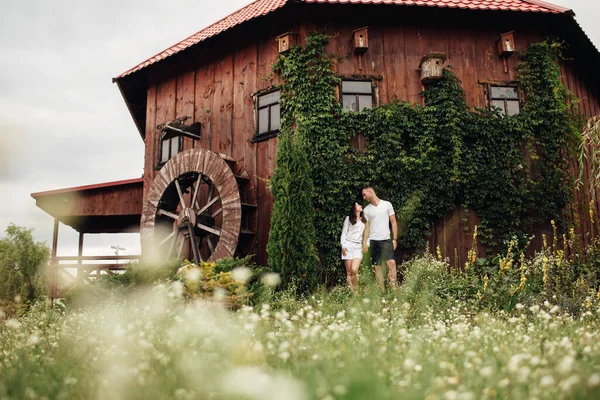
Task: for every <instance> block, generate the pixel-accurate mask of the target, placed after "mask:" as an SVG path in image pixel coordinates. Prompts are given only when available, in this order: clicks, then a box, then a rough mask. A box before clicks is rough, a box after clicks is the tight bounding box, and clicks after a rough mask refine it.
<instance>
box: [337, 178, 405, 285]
mask: <svg viewBox="0 0 600 400" xmlns="http://www.w3.org/2000/svg"><path fill="white" fill-rule="evenodd" d="M362 197H363V199H365V200H366V201H367V202H368V203H369V204H368V205H367V206H366V207H365V208H364V210H363V207H362V205H360V204H359V203H356V202H355V203H354V204H352V211H351V212H350V215H349V216H347V217H346V219H345V220H344V227H343V228H342V236H341V238H340V241H341V245H342V260H344V264H345V266H346V279H347V281H348V286H350V289H351V290H352V292H354V293H355V294H356V291H357V289H358V267H359V266H360V263H361V261H362V258H363V253H366V252H367V251H368V247H369V246H370V247H371V263H372V265H373V269H374V271H375V279H376V281H377V285H378V286H379V287H380V288H381V290H385V284H384V278H383V263H384V262H385V263H386V264H387V269H388V279H389V285H390V287H391V288H392V289H395V288H396V260H395V259H394V251H395V250H396V247H397V245H398V224H397V222H396V215H395V213H394V208H393V207H392V203H390V202H389V201H385V200H381V199H380V198H379V197H377V195H376V194H375V190H374V189H373V188H372V187H371V186H368V187H366V188H364V189H363V190H362ZM390 225H391V227H392V232H391V233H392V235H391V236H390Z"/></svg>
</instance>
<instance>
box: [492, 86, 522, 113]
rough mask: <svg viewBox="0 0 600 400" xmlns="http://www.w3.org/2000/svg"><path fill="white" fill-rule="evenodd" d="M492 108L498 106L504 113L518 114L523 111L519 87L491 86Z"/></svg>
mask: <svg viewBox="0 0 600 400" xmlns="http://www.w3.org/2000/svg"><path fill="white" fill-rule="evenodd" d="M489 93H490V106H491V107H490V108H494V107H497V108H499V109H500V112H501V114H503V115H517V114H518V113H519V112H520V111H521V105H520V102H519V89H518V88H517V87H515V86H490V91H489Z"/></svg>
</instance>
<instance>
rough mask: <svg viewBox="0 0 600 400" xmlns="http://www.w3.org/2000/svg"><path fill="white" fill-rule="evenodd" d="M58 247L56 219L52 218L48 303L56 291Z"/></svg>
mask: <svg viewBox="0 0 600 400" xmlns="http://www.w3.org/2000/svg"><path fill="white" fill-rule="evenodd" d="M57 246H58V218H56V217H54V232H53V234H52V250H51V251H52V253H51V258H50V301H52V300H53V299H54V290H55V289H56V287H55V286H56V278H57V276H56V263H57V261H56V247H57Z"/></svg>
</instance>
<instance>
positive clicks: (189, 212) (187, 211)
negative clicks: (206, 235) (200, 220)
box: [175, 207, 196, 227]
mask: <svg viewBox="0 0 600 400" xmlns="http://www.w3.org/2000/svg"><path fill="white" fill-rule="evenodd" d="M175 223H176V224H177V225H178V226H179V227H181V226H182V225H187V224H190V225H192V226H194V225H196V213H195V212H194V210H193V209H192V208H191V207H186V208H184V209H183V211H182V212H181V213H179V217H177V219H176V220H175Z"/></svg>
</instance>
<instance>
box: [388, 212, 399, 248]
mask: <svg viewBox="0 0 600 400" xmlns="http://www.w3.org/2000/svg"><path fill="white" fill-rule="evenodd" d="M390 223H391V224H392V240H393V243H394V250H396V247H398V223H397V222H396V214H392V215H390Z"/></svg>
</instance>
